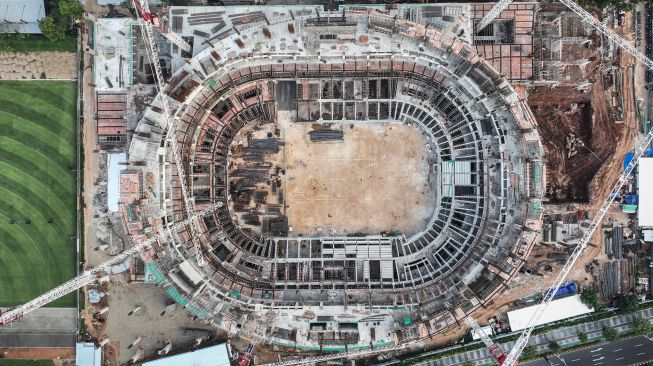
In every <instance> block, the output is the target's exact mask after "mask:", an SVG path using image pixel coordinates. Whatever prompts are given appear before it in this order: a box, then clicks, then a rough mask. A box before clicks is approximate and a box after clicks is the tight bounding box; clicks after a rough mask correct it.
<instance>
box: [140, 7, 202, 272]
mask: <svg viewBox="0 0 653 366" xmlns="http://www.w3.org/2000/svg"><path fill="white" fill-rule="evenodd" d="M133 3H134V7H135V8H136V10H137V13H138V15H139V16H140V17H141V20H142V22H141V29H144V30H145V32H143V34H144V36H145V40H146V42H145V43H147V48H148V51H149V53H148V55H149V56H150V61H151V62H152V65H153V66H154V76H155V77H154V80H155V82H156V87H157V89H158V90H159V93H158V95H159V100H160V101H161V107H162V109H163V117H164V118H165V120H166V138H167V140H168V145H169V146H170V148H171V150H172V156H173V157H174V159H175V165H176V167H177V175H178V177H179V186H180V187H181V195H182V197H183V201H184V208H185V209H186V214H187V215H189V216H190V215H192V214H193V212H194V211H195V207H194V206H195V205H194V202H193V199H192V198H191V197H190V194H189V193H188V186H187V185H186V172H185V171H184V166H183V163H182V160H181V154H180V153H179V146H178V145H177V137H176V133H177V125H176V122H177V121H176V118H175V117H174V116H173V113H172V111H171V109H170V105H169V104H168V99H167V96H166V95H165V80H164V78H163V71H162V69H161V64H160V63H159V51H158V49H157V46H156V42H155V41H154V27H155V26H156V25H157V23H158V21H157V19H158V17H156V16H154V15H152V13H150V4H149V2H148V1H147V0H141V1H140V2H139V1H138V0H133ZM188 227H189V228H190V234H191V235H190V237H191V241H192V243H193V247H194V248H195V260H196V262H197V265H199V266H200V267H203V266H204V265H206V260H205V259H204V256H203V255H202V246H201V243H200V241H199V232H198V230H197V227H196V224H195V223H194V222H192V220H191V223H190V224H189V225H188Z"/></svg>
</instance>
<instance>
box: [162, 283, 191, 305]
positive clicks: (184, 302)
mask: <svg viewBox="0 0 653 366" xmlns="http://www.w3.org/2000/svg"><path fill="white" fill-rule="evenodd" d="M166 292H167V293H168V295H170V296H171V297H172V298H173V299H175V301H176V302H178V303H179V304H180V305H181V306H183V307H186V305H187V304H188V300H187V299H186V297H184V295H182V294H180V293H179V291H177V289H176V288H174V287H169V288H168V289H167V290H166Z"/></svg>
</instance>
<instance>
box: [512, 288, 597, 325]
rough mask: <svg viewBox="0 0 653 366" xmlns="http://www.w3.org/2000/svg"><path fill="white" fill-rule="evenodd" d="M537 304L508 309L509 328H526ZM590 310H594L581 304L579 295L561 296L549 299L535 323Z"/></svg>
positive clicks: (548, 321) (569, 316)
mask: <svg viewBox="0 0 653 366" xmlns="http://www.w3.org/2000/svg"><path fill="white" fill-rule="evenodd" d="M538 306H539V304H537V305H533V306H529V307H526V308H523V309H518V310H513V311H509V312H508V321H509V322H510V329H511V330H512V331H513V332H516V331H519V330H522V329H524V328H526V327H527V326H528V322H530V320H531V318H532V317H533V314H535V310H536V309H537V307H538ZM591 312H594V309H591V308H588V307H587V305H585V304H583V303H582V302H581V301H580V295H574V296H569V297H563V298H562V299H558V300H553V301H551V303H550V304H549V306H548V307H547V308H546V310H545V311H544V313H543V314H542V316H541V317H540V319H539V320H538V322H537V323H536V324H535V325H542V324H546V323H551V322H555V321H558V320H562V319H567V318H573V317H575V316H578V315H583V314H587V313H591Z"/></svg>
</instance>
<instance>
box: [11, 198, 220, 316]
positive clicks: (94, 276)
mask: <svg viewBox="0 0 653 366" xmlns="http://www.w3.org/2000/svg"><path fill="white" fill-rule="evenodd" d="M221 206H222V203H219V204H216V205H213V206H211V207H210V208H209V209H206V210H203V211H200V212H197V213H195V214H194V215H192V216H189V217H188V218H186V220H183V221H179V222H177V223H174V224H172V225H171V226H169V228H170V229H171V230H177V229H180V228H182V227H183V226H184V225H187V224H188V225H189V226H190V224H191V221H192V220H193V219H195V218H197V217H202V216H204V215H206V214H208V213H209V212H211V211H214V210H215V209H217V208H218V207H221ZM169 232H170V231H165V230H164V231H163V232H162V233H161V234H158V235H155V236H152V237H151V238H149V239H146V240H144V241H142V242H140V243H138V244H135V245H134V246H132V247H131V248H129V249H127V250H125V251H124V252H122V253H120V254H118V255H116V256H114V257H111V259H109V260H108V261H106V262H103V263H101V264H99V265H98V266H97V267H94V268H89V269H87V270H86V271H84V272H83V273H82V274H80V275H79V276H77V277H75V278H73V279H71V280H70V281H67V282H65V283H63V284H61V285H59V286H57V287H55V288H53V289H52V290H50V291H48V292H46V293H44V294H43V295H41V296H39V297H37V298H35V299H33V300H31V301H29V302H27V303H25V304H23V305H21V306H18V307H16V308H13V309H11V310H8V311H6V312H4V313H1V314H0V327H2V326H4V325H7V324H8V323H11V322H13V321H16V320H18V319H20V318H22V317H23V316H25V314H28V313H30V312H32V311H34V310H36V309H38V308H40V307H42V306H43V305H45V304H48V303H50V302H52V301H54V300H56V299H58V298H60V297H63V296H65V295H67V294H69V293H71V292H73V291H75V290H77V289H79V288H82V287H84V286H86V285H89V284H91V283H93V282H95V281H96V280H98V278H99V275H100V273H101V272H104V271H105V270H106V269H108V268H109V267H111V266H113V265H116V264H119V263H122V262H123V261H124V260H125V259H127V258H129V257H130V256H132V255H134V254H136V253H138V252H140V251H141V249H144V248H146V247H147V246H148V245H150V244H153V243H155V242H157V241H159V240H165V239H166V238H167V237H168V234H167V233H169Z"/></svg>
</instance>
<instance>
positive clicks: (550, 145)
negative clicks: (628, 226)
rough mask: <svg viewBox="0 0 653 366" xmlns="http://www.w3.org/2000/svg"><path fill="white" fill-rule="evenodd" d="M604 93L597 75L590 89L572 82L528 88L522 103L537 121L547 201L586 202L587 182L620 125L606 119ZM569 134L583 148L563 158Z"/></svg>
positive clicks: (617, 135) (606, 156)
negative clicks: (544, 162)
mask: <svg viewBox="0 0 653 366" xmlns="http://www.w3.org/2000/svg"><path fill="white" fill-rule="evenodd" d="M610 102H611V97H610V94H609V92H606V91H605V90H604V89H603V85H602V82H601V80H600V79H599V80H597V82H595V83H594V84H593V85H592V91H591V92H590V93H581V92H579V91H577V90H576V89H575V88H574V87H570V86H561V87H558V88H555V89H553V90H552V89H549V88H548V87H547V88H536V89H534V90H532V91H531V92H530V95H529V98H528V104H529V105H530V107H531V109H532V110H533V113H534V114H535V118H537V121H538V124H539V127H540V129H539V131H540V136H541V137H542V142H543V144H544V150H545V154H546V158H547V160H548V165H547V166H548V168H549V169H548V171H547V181H548V182H547V185H548V192H547V193H548V194H549V197H550V198H551V199H552V200H553V201H562V202H567V201H574V202H587V200H588V199H589V195H588V192H587V185H588V183H589V182H590V180H591V179H592V178H593V177H594V175H595V174H596V172H597V171H598V170H599V168H600V167H601V165H602V164H603V162H604V161H606V160H607V159H609V158H610V157H611V156H612V154H614V152H615V149H616V144H615V142H616V141H617V140H618V139H619V138H620V136H621V135H622V133H623V131H622V130H623V126H622V125H619V124H615V123H614V120H613V119H612V118H610V111H609V110H608V105H609V104H610ZM571 134H573V135H575V136H576V137H578V138H580V139H581V140H582V141H583V142H584V145H585V147H584V148H583V147H581V148H578V149H577V150H578V152H577V153H576V154H575V155H574V156H571V157H568V151H567V148H566V141H565V139H566V138H567V136H570V135H571Z"/></svg>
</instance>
